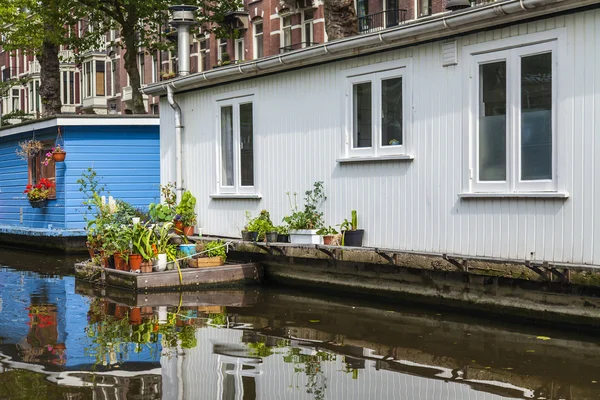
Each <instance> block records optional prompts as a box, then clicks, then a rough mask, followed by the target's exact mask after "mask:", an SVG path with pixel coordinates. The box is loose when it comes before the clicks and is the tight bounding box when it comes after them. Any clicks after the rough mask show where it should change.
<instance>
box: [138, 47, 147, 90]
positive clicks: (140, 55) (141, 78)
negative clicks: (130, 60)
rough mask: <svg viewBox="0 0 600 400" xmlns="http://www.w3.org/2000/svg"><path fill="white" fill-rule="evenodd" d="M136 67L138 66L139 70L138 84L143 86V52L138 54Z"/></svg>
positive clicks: (144, 75) (144, 76)
mask: <svg viewBox="0 0 600 400" xmlns="http://www.w3.org/2000/svg"><path fill="white" fill-rule="evenodd" d="M138 67H139V71H140V86H144V85H145V83H146V71H144V70H145V69H146V68H145V60H144V53H139V54H138Z"/></svg>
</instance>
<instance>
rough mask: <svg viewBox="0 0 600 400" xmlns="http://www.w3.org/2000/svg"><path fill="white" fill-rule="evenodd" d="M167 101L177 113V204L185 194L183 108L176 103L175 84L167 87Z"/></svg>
mask: <svg viewBox="0 0 600 400" xmlns="http://www.w3.org/2000/svg"><path fill="white" fill-rule="evenodd" d="M167 101H168V102H169V105H170V106H171V108H173V111H175V171H176V172H175V193H176V195H177V202H178V203H179V201H180V200H181V193H182V192H183V178H182V172H181V171H182V162H183V160H182V158H181V130H182V129H183V125H182V124H181V107H179V104H177V102H176V101H175V97H174V91H173V84H172V83H171V84H170V85H168V86H167Z"/></svg>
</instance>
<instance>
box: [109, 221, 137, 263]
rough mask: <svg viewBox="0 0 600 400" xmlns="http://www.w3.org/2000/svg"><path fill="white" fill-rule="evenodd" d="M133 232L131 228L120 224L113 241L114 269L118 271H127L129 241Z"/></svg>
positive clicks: (129, 250)
mask: <svg viewBox="0 0 600 400" xmlns="http://www.w3.org/2000/svg"><path fill="white" fill-rule="evenodd" d="M132 234H133V228H132V227H129V226H126V225H120V227H119V230H118V234H117V236H116V238H115V241H114V254H113V255H114V258H115V269H117V270H119V271H128V270H129V268H128V264H129V256H130V252H131V249H130V243H131V238H132Z"/></svg>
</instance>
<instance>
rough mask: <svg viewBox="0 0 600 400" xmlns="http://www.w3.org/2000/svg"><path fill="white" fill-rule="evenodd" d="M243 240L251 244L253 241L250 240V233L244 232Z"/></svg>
mask: <svg viewBox="0 0 600 400" xmlns="http://www.w3.org/2000/svg"><path fill="white" fill-rule="evenodd" d="M242 240H244V241H246V242H249V241H251V240H252V239H251V238H250V232H248V231H242Z"/></svg>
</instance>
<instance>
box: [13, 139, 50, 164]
mask: <svg viewBox="0 0 600 400" xmlns="http://www.w3.org/2000/svg"><path fill="white" fill-rule="evenodd" d="M43 149H44V145H43V143H42V142H40V141H39V140H35V139H31V140H26V141H24V142H20V143H19V148H18V149H17V150H16V153H17V156H18V157H19V158H20V159H21V160H24V161H28V160H29V159H30V158H31V157H33V156H35V155H36V154H37V153H39V152H40V151H42V150H43Z"/></svg>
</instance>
